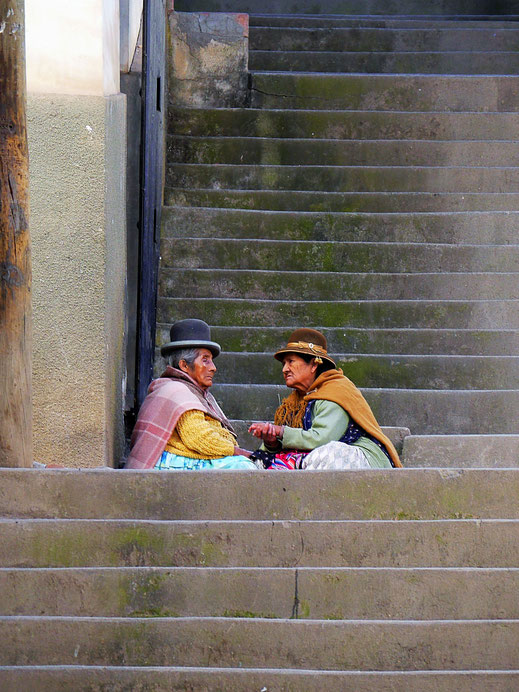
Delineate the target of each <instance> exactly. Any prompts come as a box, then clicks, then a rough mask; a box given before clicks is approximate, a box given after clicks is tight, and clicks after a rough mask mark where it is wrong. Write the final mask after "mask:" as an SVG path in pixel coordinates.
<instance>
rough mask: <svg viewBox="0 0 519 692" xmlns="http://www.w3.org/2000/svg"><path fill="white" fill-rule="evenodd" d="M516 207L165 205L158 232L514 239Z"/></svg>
mask: <svg viewBox="0 0 519 692" xmlns="http://www.w3.org/2000/svg"><path fill="white" fill-rule="evenodd" d="M518 225H519V212H514V211H500V212H499V211H496V212H494V211H490V212H443V213H442V212H439V213H435V212H425V213H412V212H409V213H389V214H384V213H369V212H367V213H366V212H364V213H363V212H359V213H348V212H345V213H334V212H291V211H272V210H256V209H252V210H251V209H218V208H211V207H206V208H200V207H192V208H190V207H164V208H163V209H162V237H173V238H185V237H189V238H197V237H198V238H204V237H206V238H220V237H223V238H265V239H271V240H332V241H335V240H339V241H351V242H354V241H371V242H381V241H382V242H383V241H387V242H400V243H409V242H416V243H421V242H425V243H454V244H463V243H472V244H475V245H478V244H482V245H484V244H490V245H508V244H515V243H517V228H518Z"/></svg>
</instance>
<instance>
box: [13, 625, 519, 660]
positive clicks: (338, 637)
mask: <svg viewBox="0 0 519 692" xmlns="http://www.w3.org/2000/svg"><path fill="white" fill-rule="evenodd" d="M518 630H519V622H518V621H514V620H483V621H474V620H472V621H471V620H469V621H457V622H456V621H445V622H437V621H422V622H416V621H411V620H407V621H405V620H396V621H393V622H384V621H377V620H375V621H370V620H368V621H349V622H348V621H328V622H326V621H324V622H323V621H314V620H306V621H302V620H267V619H263V620H260V619H253V618H241V619H239V618H236V619H232V618H142V619H140V618H135V619H130V618H122V619H117V618H113V619H107V618H74V619H71V618H56V619H54V618H43V617H42V618H23V617H20V618H0V634H1V636H2V642H3V645H2V650H1V652H0V662H1V663H2V665H27V664H28V663H29V662H30V663H31V664H33V665H38V664H39V665H59V664H61V665H63V664H68V665H108V664H110V665H130V666H131V665H141V666H142V665H146V666H168V665H170V666H171V665H177V666H182V665H186V666H193V665H200V664H202V665H206V666H214V665H216V664H217V665H219V666H223V667H239V666H240V665H241V666H243V667H252V666H256V667H265V668H268V667H276V668H277V667H281V666H283V665H286V663H287V660H288V661H290V663H291V667H292V668H301V669H312V668H313V669H315V668H317V669H325V670H326V669H332V670H357V671H358V670H395V669H396V670H424V669H429V670H436V669H438V668H441V669H444V670H445V669H447V670H467V669H478V670H484V669H489V670H503V669H515V665H516V663H517V659H516V651H515V643H516V642H517V637H518V636H519V632H518ZM303 640H305V641H311V642H313V646H311V647H310V646H301V641H303Z"/></svg>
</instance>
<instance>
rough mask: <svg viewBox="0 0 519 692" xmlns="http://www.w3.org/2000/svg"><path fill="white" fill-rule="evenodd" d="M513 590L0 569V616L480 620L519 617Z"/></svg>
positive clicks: (368, 579)
mask: <svg viewBox="0 0 519 692" xmlns="http://www.w3.org/2000/svg"><path fill="white" fill-rule="evenodd" d="M518 582H519V570H517V569H495V568H493V569H482V568H479V569H465V568H452V569H451V568H444V569H436V568H403V569H400V568H387V569H386V568H341V569H339V568H306V567H302V568H296V569H294V568H278V569H269V568H252V569H247V568H243V567H239V568H212V567H205V568H185V567H182V568H173V567H164V568H146V567H137V568H120V569H107V568H100V567H99V568H97V567H96V568H73V569H63V568H60V569H31V570H17V569H3V570H0V585H1V589H0V609H1V612H2V615H8V616H16V615H27V616H30V615H33V614H34V613H35V612H37V613H38V614H40V615H43V616H52V617H55V616H67V617H92V616H94V617H153V616H155V617H187V616H196V617H263V618H297V619H310V618H312V619H317V618H318V619H323V620H346V619H348V620H349V619H354V620H364V619H368V620H369V619H378V620H385V619H397V620H399V619H405V620H443V619H448V620H453V619H456V620H465V619H468V620H470V619H477V620H479V619H483V620H484V619H500V618H503V617H505V615H504V614H505V613H506V617H507V618H518V617H519V606H518V603H517V589H518V588H519V583H518ZM403 585H405V588H402V586H403ZM22 592H23V593H24V599H23V600H22V599H20V598H19V595H20V593H22Z"/></svg>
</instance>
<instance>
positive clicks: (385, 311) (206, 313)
mask: <svg viewBox="0 0 519 692" xmlns="http://www.w3.org/2000/svg"><path fill="white" fill-rule="evenodd" d="M190 317H196V318H199V319H204V320H206V321H209V322H211V323H213V324H219V325H222V326H235V327H249V326H266V327H271V326H272V325H280V324H286V325H289V324H290V325H295V326H300V325H302V324H319V325H321V326H322V327H337V326H338V325H345V326H348V327H363V328H370V327H371V328H392V329H396V328H401V329H406V328H414V329H508V330H509V329H519V301H516V300H515V301H514V300H510V301H507V300H471V301H467V300H462V301H458V300H373V301H370V300H364V301H334V302H332V301H318V300H316V301H283V300H264V301H261V300H254V301H252V300H244V299H237V298H236V299H221V300H218V299H216V298H163V297H160V298H159V299H158V304H157V320H158V321H159V322H175V321H176V320H179V319H183V318H186V319H187V318H190ZM294 329H295V327H294Z"/></svg>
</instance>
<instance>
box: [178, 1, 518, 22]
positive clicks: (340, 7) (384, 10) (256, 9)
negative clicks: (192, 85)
mask: <svg viewBox="0 0 519 692" xmlns="http://www.w3.org/2000/svg"><path fill="white" fill-rule="evenodd" d="M175 10H177V12H184V11H192V12H197V11H207V12H247V13H248V14H274V15H276V14H277V15H279V14H282V15H283V14H284V15H294V14H295V15H298V14H311V15H320V14H323V15H330V14H338V15H350V14H351V15H353V16H358V15H383V16H388V17H389V16H392V15H396V17H398V16H399V15H418V16H421V15H431V16H435V17H436V16H438V17H439V18H440V19H441V18H442V17H443V16H445V15H457V16H458V15H459V16H461V17H463V15H469V16H472V15H476V14H480V15H487V14H488V11H489V7H488V2H486V1H485V0H427V2H424V0H403V1H402V0H361V1H360V2H359V0H319V1H317V2H316V1H315V0H299V1H298V2H297V3H296V2H294V1H293V0H291V2H286V0H198V1H193V0H176V4H175ZM491 11H492V12H493V13H495V14H496V15H497V14H499V15H505V16H506V15H512V14H519V3H518V2H517V0H495V1H494V2H493V3H492V9H491Z"/></svg>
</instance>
